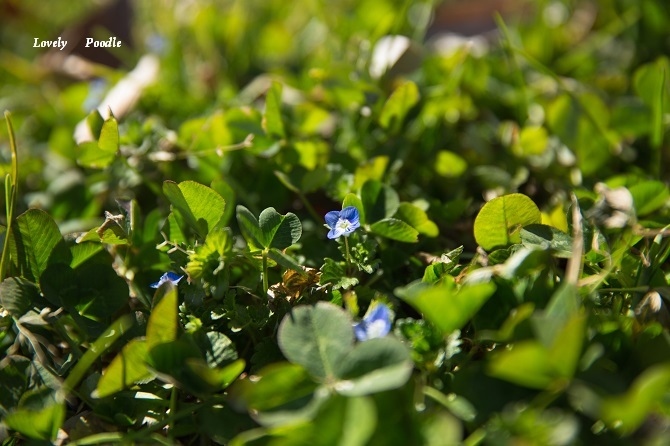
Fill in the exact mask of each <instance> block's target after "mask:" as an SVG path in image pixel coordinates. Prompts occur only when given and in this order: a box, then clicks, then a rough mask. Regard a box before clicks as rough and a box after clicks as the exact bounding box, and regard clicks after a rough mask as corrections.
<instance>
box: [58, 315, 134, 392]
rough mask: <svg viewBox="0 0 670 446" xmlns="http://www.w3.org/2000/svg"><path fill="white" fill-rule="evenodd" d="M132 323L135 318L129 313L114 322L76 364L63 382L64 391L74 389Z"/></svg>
mask: <svg viewBox="0 0 670 446" xmlns="http://www.w3.org/2000/svg"><path fill="white" fill-rule="evenodd" d="M132 325H133V318H132V317H131V316H130V315H127V314H126V315H124V316H121V317H120V318H118V319H117V320H115V321H114V322H112V324H110V325H109V327H107V329H106V330H105V331H104V332H103V333H102V334H101V335H100V336H99V337H98V339H96V340H95V342H94V343H93V344H92V345H91V347H90V348H89V349H88V350H87V351H86V353H84V355H83V356H82V357H81V358H80V359H79V362H77V364H76V365H75V366H74V368H73V369H72V371H71V372H70V374H69V375H68V377H67V378H66V379H65V382H64V383H63V389H64V391H65V392H69V391H71V390H73V389H74V388H75V387H76V386H77V384H79V382H80V381H81V379H82V378H83V377H84V374H85V373H86V371H87V370H88V369H89V367H91V366H92V365H93V363H94V362H95V360H96V359H98V358H99V357H100V355H102V354H103V353H105V352H106V351H107V349H108V348H109V347H111V345H112V344H113V343H114V342H116V340H117V339H119V338H120V337H121V336H123V335H124V334H125V333H126V332H127V331H128V330H129V329H130V328H131V327H132Z"/></svg>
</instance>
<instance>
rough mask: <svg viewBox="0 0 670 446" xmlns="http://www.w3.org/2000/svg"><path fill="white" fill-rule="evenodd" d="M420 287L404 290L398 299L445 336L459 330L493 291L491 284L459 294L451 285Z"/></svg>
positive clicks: (466, 289)
mask: <svg viewBox="0 0 670 446" xmlns="http://www.w3.org/2000/svg"><path fill="white" fill-rule="evenodd" d="M422 285H424V286H416V287H412V288H409V289H407V290H406V292H405V293H402V295H400V296H399V297H400V298H401V299H402V300H404V301H405V302H407V303H408V304H410V305H411V306H413V307H414V308H416V309H417V310H418V311H420V312H421V313H422V314H423V315H424V317H425V318H426V319H427V320H428V321H430V322H431V323H432V324H434V325H435V326H436V327H437V328H438V329H439V330H440V331H441V332H442V334H443V335H445V336H448V335H450V334H451V333H452V332H453V331H454V330H456V329H459V328H462V327H463V326H464V325H465V324H466V323H467V322H468V321H469V320H470V319H471V318H472V317H473V316H474V315H475V314H476V313H477V311H479V309H480V308H481V307H482V305H484V303H486V301H487V300H488V299H489V297H491V296H492V295H493V293H494V291H495V289H496V287H495V285H494V284H493V283H481V284H477V285H469V286H463V287H462V288H461V289H459V290H457V289H456V288H455V287H454V286H453V285H439V286H428V285H425V284H422ZM396 294H398V293H396Z"/></svg>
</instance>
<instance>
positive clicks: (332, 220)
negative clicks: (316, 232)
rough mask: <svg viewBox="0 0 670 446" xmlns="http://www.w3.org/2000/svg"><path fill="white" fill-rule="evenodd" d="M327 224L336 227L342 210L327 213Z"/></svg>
mask: <svg viewBox="0 0 670 446" xmlns="http://www.w3.org/2000/svg"><path fill="white" fill-rule="evenodd" d="M325 218H326V224H327V225H328V227H329V228H331V229H332V228H334V227H335V225H336V224H337V221H338V220H339V219H340V212H339V211H330V212H328V213H327V214H326V217H325Z"/></svg>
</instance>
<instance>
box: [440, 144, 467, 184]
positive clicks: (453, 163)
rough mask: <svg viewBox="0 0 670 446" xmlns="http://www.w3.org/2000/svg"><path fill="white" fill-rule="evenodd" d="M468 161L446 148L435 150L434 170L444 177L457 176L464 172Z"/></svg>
mask: <svg viewBox="0 0 670 446" xmlns="http://www.w3.org/2000/svg"><path fill="white" fill-rule="evenodd" d="M467 168H468V163H467V162H466V161H465V160H464V159H463V158H462V157H461V156H460V155H458V154H456V153H454V152H450V151H448V150H440V151H439V152H437V158H436V159H435V172H437V174H438V175H440V176H443V177H446V178H458V177H460V176H461V175H463V174H464V173H465V171H466V170H467Z"/></svg>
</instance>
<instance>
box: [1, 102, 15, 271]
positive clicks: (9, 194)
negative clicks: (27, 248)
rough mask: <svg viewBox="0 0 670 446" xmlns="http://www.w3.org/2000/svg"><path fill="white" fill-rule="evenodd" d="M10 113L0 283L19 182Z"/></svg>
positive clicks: (6, 255) (8, 118)
mask: <svg viewBox="0 0 670 446" xmlns="http://www.w3.org/2000/svg"><path fill="white" fill-rule="evenodd" d="M11 116H12V115H11V113H9V112H8V111H5V120H6V121H7V132H8V133H9V148H10V150H11V155H12V173H11V174H7V176H6V177H5V206H6V211H7V229H6V230H5V231H6V232H5V242H4V246H3V247H2V256H1V257H0V281H2V280H4V279H5V274H6V273H7V269H8V267H9V239H10V238H11V237H10V236H9V234H10V232H11V230H12V226H13V224H14V210H15V209H14V208H15V207H16V196H17V195H18V189H19V187H18V182H19V159H18V150H17V149H16V137H15V136H14V127H13V126H12V120H11Z"/></svg>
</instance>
